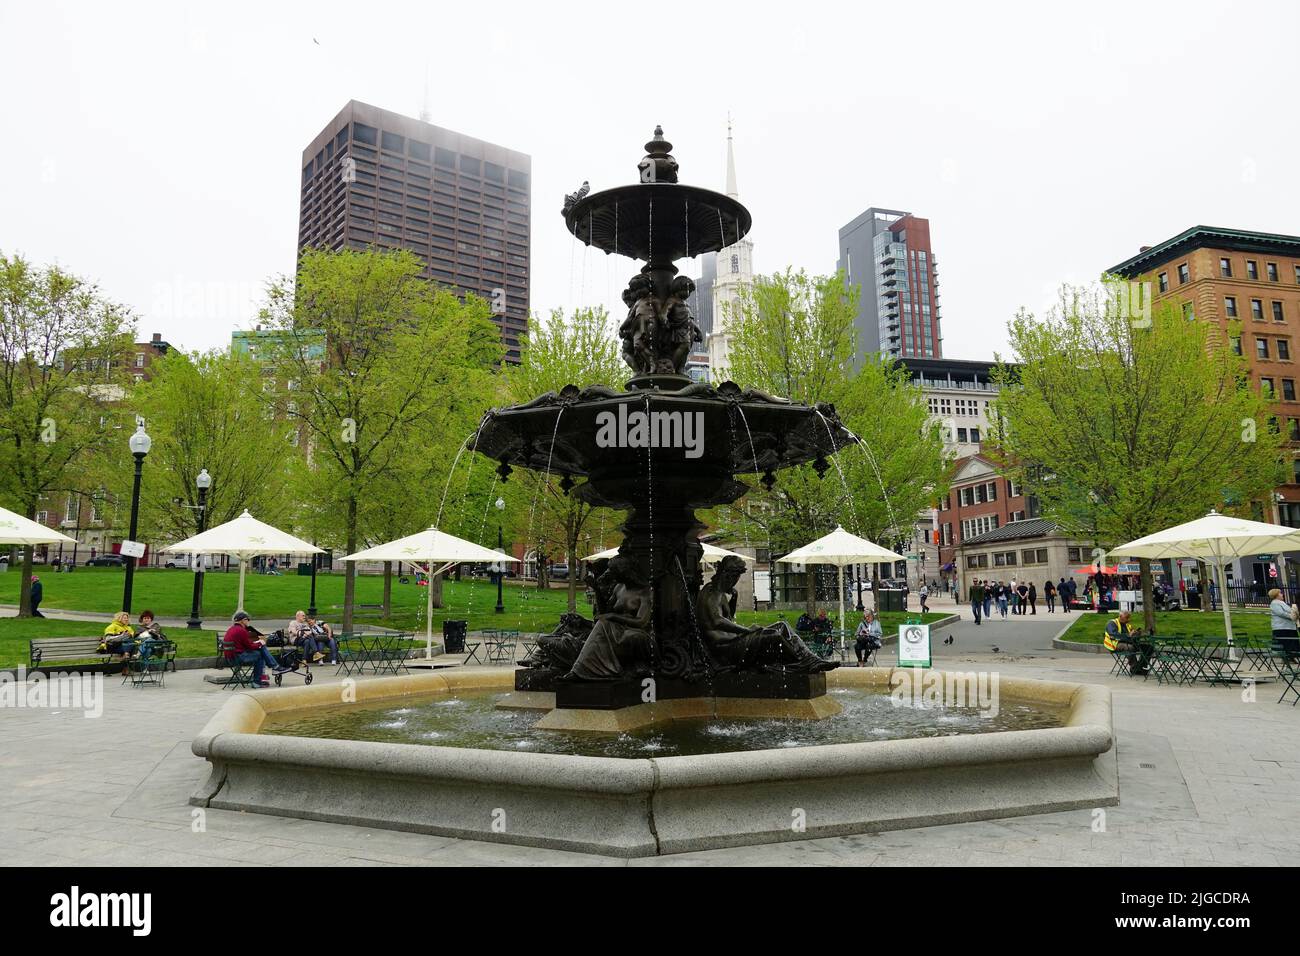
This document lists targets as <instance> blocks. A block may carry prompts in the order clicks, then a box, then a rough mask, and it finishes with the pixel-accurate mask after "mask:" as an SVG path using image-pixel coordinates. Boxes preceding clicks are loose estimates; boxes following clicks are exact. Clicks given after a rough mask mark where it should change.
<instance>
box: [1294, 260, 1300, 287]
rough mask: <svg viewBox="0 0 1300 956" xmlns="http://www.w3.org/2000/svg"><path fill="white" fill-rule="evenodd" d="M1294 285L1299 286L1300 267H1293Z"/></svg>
mask: <svg viewBox="0 0 1300 956" xmlns="http://www.w3.org/2000/svg"><path fill="white" fill-rule="evenodd" d="M1295 284H1296V285H1300V265H1298V266H1296V267H1295Z"/></svg>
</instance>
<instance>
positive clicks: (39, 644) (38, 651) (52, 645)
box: [27, 636, 176, 673]
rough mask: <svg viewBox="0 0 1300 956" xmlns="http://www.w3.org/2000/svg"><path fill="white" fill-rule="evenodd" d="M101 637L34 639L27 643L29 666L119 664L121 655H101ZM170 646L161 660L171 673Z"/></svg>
mask: <svg viewBox="0 0 1300 956" xmlns="http://www.w3.org/2000/svg"><path fill="white" fill-rule="evenodd" d="M103 640H104V638H103V636H98V637H34V638H32V639H31V640H30V641H28V642H27V644H28V649H27V654H28V657H29V658H30V659H31V662H32V663H31V666H32V667H33V668H37V667H40V666H42V665H43V664H55V663H71V662H74V661H75V662H77V663H94V662H100V663H104V664H120V663H121V662H122V660H123V655H121V654H101V653H100V652H99V645H100V644H101V643H103ZM168 644H169V645H170V646H169V647H168V648H167V649H166V651H165V656H164V658H163V660H164V661H165V665H170V667H171V669H172V672H173V673H174V672H175V671H176V645H175V644H174V643H172V642H168Z"/></svg>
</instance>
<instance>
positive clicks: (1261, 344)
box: [1255, 339, 1268, 359]
mask: <svg viewBox="0 0 1300 956" xmlns="http://www.w3.org/2000/svg"><path fill="white" fill-rule="evenodd" d="M1255 358H1262V359H1266V358H1268V339H1256V340H1255Z"/></svg>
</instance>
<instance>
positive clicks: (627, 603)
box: [562, 554, 653, 680]
mask: <svg viewBox="0 0 1300 956" xmlns="http://www.w3.org/2000/svg"><path fill="white" fill-rule="evenodd" d="M599 584H600V586H601V587H605V588H608V589H609V592H608V593H609V595H610V610H609V611H608V612H606V613H603V614H600V615H599V616H597V618H596V623H595V625H594V626H593V627H592V629H591V633H590V634H588V635H587V639H586V641H585V642H584V643H583V645H582V650H581V651H580V652H579V653H578V657H577V660H575V661H574V662H573V667H572V669H571V670H570V671H569V673H568V674H566V675H565V676H564V677H563V678H562V679H563V680H614V679H617V678H621V677H642V676H645V675H646V674H649V673H650V655H651V647H652V643H653V637H652V627H653V625H652V624H651V607H650V587H649V585H648V583H647V582H646V580H645V579H644V578H643V577H642V576H641V573H640V571H639V569H638V568H637V566H636V562H635V561H634V560H632V558H630V557H627V556H626V555H622V554H620V555H618V556H617V557H614V558H612V559H611V560H610V562H609V567H608V568H607V569H606V571H605V573H604V574H602V575H601V576H600V581H599Z"/></svg>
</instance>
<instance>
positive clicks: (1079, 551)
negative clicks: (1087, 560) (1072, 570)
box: [1065, 548, 1084, 564]
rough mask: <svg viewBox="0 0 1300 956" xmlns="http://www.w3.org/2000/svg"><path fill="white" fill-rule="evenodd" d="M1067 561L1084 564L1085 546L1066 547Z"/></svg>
mask: <svg viewBox="0 0 1300 956" xmlns="http://www.w3.org/2000/svg"><path fill="white" fill-rule="evenodd" d="M1065 561H1066V563H1067V564H1082V563H1083V562H1084V554H1083V548H1066V549H1065Z"/></svg>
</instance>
